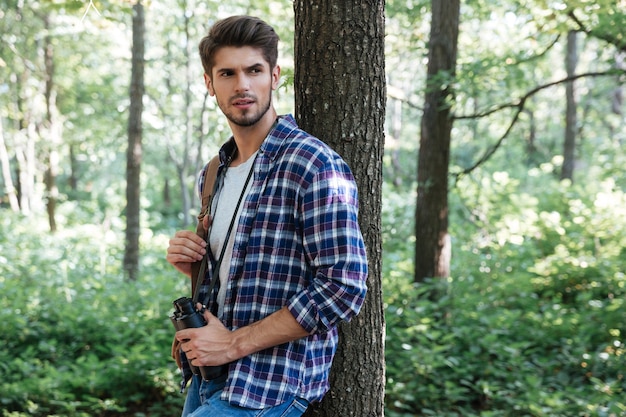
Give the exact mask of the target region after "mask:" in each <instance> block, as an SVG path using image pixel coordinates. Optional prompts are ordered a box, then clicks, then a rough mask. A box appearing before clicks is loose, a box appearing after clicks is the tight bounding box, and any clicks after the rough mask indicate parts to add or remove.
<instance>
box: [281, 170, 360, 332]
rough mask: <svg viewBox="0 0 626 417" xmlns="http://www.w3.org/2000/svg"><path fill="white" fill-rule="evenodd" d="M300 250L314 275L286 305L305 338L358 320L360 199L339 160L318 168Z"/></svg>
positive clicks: (306, 201) (305, 205) (306, 203)
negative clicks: (340, 323)
mask: <svg viewBox="0 0 626 417" xmlns="http://www.w3.org/2000/svg"><path fill="white" fill-rule="evenodd" d="M301 218H302V233H303V240H304V242H303V246H304V249H305V252H306V257H307V262H308V264H309V266H310V268H311V269H312V270H313V271H314V275H313V279H312V280H311V282H309V283H307V286H306V287H305V289H304V290H303V291H301V292H299V293H298V294H296V295H295V296H293V297H292V298H291V299H290V300H289V303H288V308H289V310H290V311H291V314H292V315H293V316H294V317H295V318H296V320H297V321H298V323H299V324H300V325H301V326H302V327H303V328H304V329H306V330H307V331H308V332H309V333H326V332H328V331H329V330H330V329H331V328H332V327H334V326H336V325H337V324H338V323H339V322H341V321H349V320H350V319H351V318H352V317H353V316H354V315H356V314H358V312H359V311H360V309H361V306H362V304H363V301H364V300H365V294H366V291H367V286H366V280H367V271H368V270H367V255H366V249H365V243H364V241H363V236H362V235H361V231H360V228H359V224H358V193H357V187H356V183H355V181H354V178H353V176H352V173H351V172H350V170H349V168H348V166H347V165H346V164H345V162H343V161H342V160H341V159H335V160H333V161H332V163H329V164H327V166H324V167H322V169H320V170H319V171H318V173H317V174H316V178H315V180H314V181H312V182H311V183H310V186H309V187H308V189H307V190H306V192H305V193H304V196H303V199H302V205H301Z"/></svg>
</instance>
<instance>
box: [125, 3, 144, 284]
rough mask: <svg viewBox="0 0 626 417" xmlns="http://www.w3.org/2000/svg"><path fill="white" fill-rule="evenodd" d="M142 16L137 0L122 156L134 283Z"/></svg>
mask: <svg viewBox="0 0 626 417" xmlns="http://www.w3.org/2000/svg"><path fill="white" fill-rule="evenodd" d="M144 33H145V17H144V8H143V4H141V0H137V2H136V3H135V4H134V5H133V46H132V72H131V81H130V108H129V114H128V150H127V153H126V248H125V252H124V271H125V272H126V275H127V277H128V278H129V279H130V280H131V281H134V280H136V279H137V275H138V273H139V235H140V232H141V224H140V220H141V218H140V217H141V216H140V214H141V198H140V197H141V157H142V152H143V150H142V143H141V141H142V113H143V95H144V89H145V88H144V48H145V45H144Z"/></svg>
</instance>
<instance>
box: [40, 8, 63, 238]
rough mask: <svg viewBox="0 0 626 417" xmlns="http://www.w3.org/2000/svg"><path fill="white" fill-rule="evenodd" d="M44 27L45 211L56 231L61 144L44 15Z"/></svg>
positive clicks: (48, 39)
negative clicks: (46, 146)
mask: <svg viewBox="0 0 626 417" xmlns="http://www.w3.org/2000/svg"><path fill="white" fill-rule="evenodd" d="M44 28H45V30H46V36H44V45H43V55H44V68H45V77H46V78H45V79H46V82H45V91H44V97H45V99H46V115H45V125H46V130H45V133H44V134H45V135H46V137H45V138H43V139H44V140H45V143H47V144H48V161H47V167H46V173H45V181H44V183H45V186H46V211H47V213H48V225H49V227H50V232H52V233H54V232H56V231H57V222H56V205H57V200H58V197H59V188H58V187H57V176H58V173H59V151H58V148H59V147H60V144H61V135H60V125H59V121H58V112H57V109H56V94H55V92H54V47H53V46H52V39H51V37H50V35H49V32H50V17H49V16H47V15H46V16H45V17H44Z"/></svg>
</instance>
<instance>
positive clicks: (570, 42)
mask: <svg viewBox="0 0 626 417" xmlns="http://www.w3.org/2000/svg"><path fill="white" fill-rule="evenodd" d="M576 43H577V42H576V31H573V30H570V31H569V32H568V33H567V57H566V59H565V66H566V69H567V76H568V77H571V76H573V75H575V73H576V64H577V63H578V53H577V47H576ZM565 99H566V110H565V140H564V142H563V167H562V168H561V179H562V180H564V179H568V180H570V181H572V182H573V181H574V162H575V158H576V156H575V153H576V152H575V150H576V124H577V122H576V97H575V95H574V81H568V82H567V83H565Z"/></svg>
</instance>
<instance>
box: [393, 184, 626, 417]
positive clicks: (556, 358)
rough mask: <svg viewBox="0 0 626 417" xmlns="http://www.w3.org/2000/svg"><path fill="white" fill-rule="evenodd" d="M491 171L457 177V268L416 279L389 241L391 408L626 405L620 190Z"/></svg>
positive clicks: (472, 410)
mask: <svg viewBox="0 0 626 417" xmlns="http://www.w3.org/2000/svg"><path fill="white" fill-rule="evenodd" d="M487 181H489V183H488V184H485V180H483V181H482V182H481V184H476V187H475V188H472V184H471V183H466V184H463V186H462V187H459V188H460V190H462V191H459V192H462V193H465V194H464V195H462V197H463V198H466V199H467V198H468V197H469V196H471V199H472V201H473V202H472V204H471V205H467V206H466V207H472V209H471V210H457V212H456V213H455V215H459V214H462V215H463V216H466V217H465V220H464V219H463V218H455V219H454V221H453V222H452V223H453V224H455V225H456V229H455V230H454V232H453V236H455V237H458V240H456V241H457V242H463V243H462V244H457V245H456V247H455V248H454V249H453V265H452V270H453V277H452V278H450V279H448V280H441V279H438V280H426V281H425V282H423V283H419V284H413V283H412V279H413V275H412V274H413V272H412V266H411V263H410V262H406V261H402V258H405V259H406V257H409V259H411V258H410V257H411V256H412V254H411V253H410V251H408V250H406V249H405V246H404V245H405V241H406V237H401V238H399V239H398V240H397V241H396V240H395V239H392V240H387V241H385V251H386V255H385V262H386V263H385V278H384V279H385V281H384V289H385V302H386V323H387V344H386V358H387V394H386V415H388V416H391V417H400V416H413V415H436V416H479V415H480V416H501V415H507V416H618V415H625V414H626V401H625V400H624V392H625V391H626V381H625V379H624V369H626V347H625V342H624V335H626V308H625V307H626V306H625V305H624V298H625V296H626V277H625V275H624V273H623V271H625V270H626V256H624V255H625V252H624V249H623V248H625V247H626V233H625V232H626V210H625V209H624V207H626V204H625V203H626V200H625V199H624V194H623V192H621V191H619V190H618V189H616V187H614V185H613V183H612V182H611V181H606V182H604V183H603V184H602V185H601V186H600V187H599V189H597V190H594V191H593V192H592V193H591V194H590V196H589V194H588V193H587V194H585V193H583V192H582V191H581V190H578V189H576V188H575V187H571V186H567V185H566V184H558V183H556V182H550V181H547V182H546V181H545V178H544V179H543V181H544V183H543V187H542V196H541V197H539V198H536V197H532V196H530V195H525V194H523V192H522V191H520V190H521V185H520V184H519V183H518V182H516V181H513V180H511V179H510V178H508V177H507V176H506V175H502V174H495V175H494V177H492V178H491V180H487ZM498 193H506V196H507V197H505V198H504V199H499V198H498V195H497V194H498ZM506 199H508V200H509V201H511V204H505V205H498V204H496V203H495V202H496V201H504V200H506ZM385 201H393V200H385ZM456 207H457V209H458V207H461V205H459V206H456ZM396 211H399V210H396ZM467 213H470V216H469V217H467ZM487 214H488V215H487ZM468 220H471V224H470V223H469V222H468ZM389 252H392V253H393V254H392V255H390V254H389ZM399 253H402V255H398V254H399ZM388 260H389V261H390V262H388Z"/></svg>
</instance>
